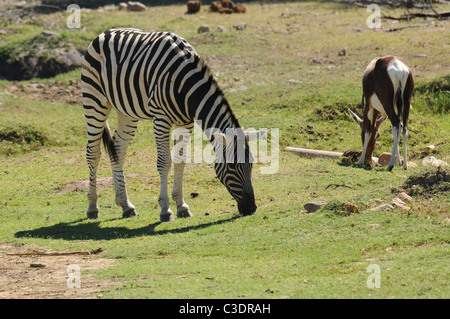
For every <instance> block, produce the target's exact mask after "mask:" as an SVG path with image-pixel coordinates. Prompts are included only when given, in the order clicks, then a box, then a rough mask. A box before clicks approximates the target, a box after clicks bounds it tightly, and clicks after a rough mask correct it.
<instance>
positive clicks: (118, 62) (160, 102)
mask: <svg viewBox="0 0 450 319" xmlns="http://www.w3.org/2000/svg"><path fill="white" fill-rule="evenodd" d="M196 59H198V56H197V53H196V51H195V50H194V48H192V46H191V45H190V44H189V43H188V42H187V41H186V40H184V39H183V38H181V37H179V36H177V35H175V34H173V33H170V32H144V31H141V30H138V29H130V28H120V29H110V30H107V31H105V32H103V33H102V34H100V35H99V36H98V37H97V38H96V39H94V40H93V41H92V42H91V44H90V45H89V47H88V50H87V52H86V55H85V58H84V64H83V71H82V86H83V98H84V99H87V100H89V99H97V100H100V101H96V102H97V104H98V102H100V104H103V105H104V103H105V102H106V101H107V102H108V103H109V104H111V105H112V106H113V107H115V108H116V109H117V110H118V111H120V112H121V113H124V114H126V115H127V116H129V117H131V118H134V119H148V118H152V117H155V116H158V115H161V116H168V117H170V118H173V119H174V121H173V122H174V123H176V122H189V121H190V120H191V119H190V118H189V114H186V110H184V109H183V107H180V106H179V104H180V98H179V96H178V95H177V94H173V92H175V91H176V88H175V87H174V83H173V78H174V74H175V75H176V74H177V73H182V72H188V70H187V71H186V70H185V69H186V65H187V64H192V62H194V61H195V60H196ZM99 96H102V97H104V100H102V98H101V97H99ZM180 119H181V120H182V121H180Z"/></svg>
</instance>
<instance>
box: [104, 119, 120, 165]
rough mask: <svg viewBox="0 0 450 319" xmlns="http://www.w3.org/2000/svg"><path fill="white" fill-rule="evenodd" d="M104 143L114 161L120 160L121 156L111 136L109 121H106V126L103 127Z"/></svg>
mask: <svg viewBox="0 0 450 319" xmlns="http://www.w3.org/2000/svg"><path fill="white" fill-rule="evenodd" d="M102 140H103V145H104V146H105V150H106V152H107V153H108V154H109V158H110V159H111V161H112V162H118V161H119V158H118V156H117V152H116V147H115V145H114V140H113V138H112V137H111V133H110V131H109V125H108V122H105V127H104V128H103V134H102Z"/></svg>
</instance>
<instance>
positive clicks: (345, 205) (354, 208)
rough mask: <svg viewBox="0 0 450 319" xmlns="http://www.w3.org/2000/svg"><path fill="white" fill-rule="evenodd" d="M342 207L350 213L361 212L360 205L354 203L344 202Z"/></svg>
mask: <svg viewBox="0 0 450 319" xmlns="http://www.w3.org/2000/svg"><path fill="white" fill-rule="evenodd" d="M342 208H343V209H345V210H346V211H347V212H349V213H350V214H359V209H358V206H356V205H355V204H353V203H348V202H347V203H343V204H342Z"/></svg>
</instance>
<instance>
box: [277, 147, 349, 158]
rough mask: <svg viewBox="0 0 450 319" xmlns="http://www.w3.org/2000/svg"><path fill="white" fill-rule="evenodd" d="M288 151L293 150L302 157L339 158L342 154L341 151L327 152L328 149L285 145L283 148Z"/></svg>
mask: <svg viewBox="0 0 450 319" xmlns="http://www.w3.org/2000/svg"><path fill="white" fill-rule="evenodd" d="M284 150H285V151H288V152H294V153H296V154H297V155H299V156H304V157H318V156H322V157H331V158H339V157H341V156H342V153H340V152H328V151H321V150H311V149H307V148H297V147H286V148H285V149H284Z"/></svg>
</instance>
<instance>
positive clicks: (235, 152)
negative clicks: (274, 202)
mask: <svg viewBox="0 0 450 319" xmlns="http://www.w3.org/2000/svg"><path fill="white" fill-rule="evenodd" d="M259 135H260V133H259V132H257V133H256V134H252V135H249V134H247V133H245V132H244V131H243V130H242V129H241V128H238V129H230V130H227V132H226V134H223V133H214V141H215V150H216V162H215V165H214V168H215V170H216V174H217V177H218V178H219V180H220V182H221V183H222V184H223V185H225V187H226V188H227V189H228V191H229V192H230V194H231V196H233V198H234V199H235V200H236V201H237V204H238V209H239V213H240V214H241V215H244V216H245V215H251V214H253V213H254V212H255V211H256V208H257V206H256V203H255V194H254V191H253V186H252V180H251V177H252V167H253V160H254V158H253V154H252V152H251V150H250V147H249V145H248V141H249V138H250V137H256V138H258V136H259Z"/></svg>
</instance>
